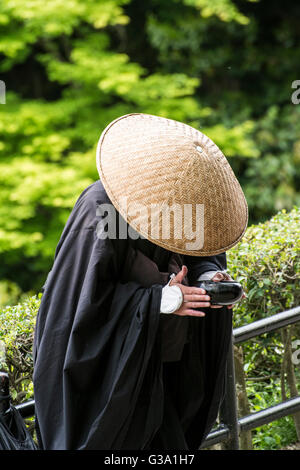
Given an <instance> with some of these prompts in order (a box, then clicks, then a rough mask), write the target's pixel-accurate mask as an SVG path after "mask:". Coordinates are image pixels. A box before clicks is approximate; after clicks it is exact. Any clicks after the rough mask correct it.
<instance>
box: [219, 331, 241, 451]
mask: <svg viewBox="0 0 300 470" xmlns="http://www.w3.org/2000/svg"><path fill="white" fill-rule="evenodd" d="M220 415H221V422H222V423H224V424H226V425H227V426H228V429H229V438H228V439H227V440H226V448H227V449H234V450H239V448H240V446H239V421H238V412H237V403H236V387H235V373H234V350H233V338H231V343H230V347H229V351H228V358H227V370H226V394H225V398H224V401H223V404H222V407H221V413H220Z"/></svg>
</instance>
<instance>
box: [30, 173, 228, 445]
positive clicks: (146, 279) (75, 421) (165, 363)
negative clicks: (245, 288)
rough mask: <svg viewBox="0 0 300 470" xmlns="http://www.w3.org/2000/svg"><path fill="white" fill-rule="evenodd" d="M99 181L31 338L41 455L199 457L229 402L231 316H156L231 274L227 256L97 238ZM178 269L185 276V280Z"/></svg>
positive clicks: (60, 249)
mask: <svg viewBox="0 0 300 470" xmlns="http://www.w3.org/2000/svg"><path fill="white" fill-rule="evenodd" d="M109 202H110V201H109V199H108V196H107V194H106V192H105V190H104V188H103V185H102V183H101V182H100V180H99V181H97V182H95V183H93V184H92V185H90V186H89V187H88V188H86V189H85V191H84V192H83V193H82V194H81V195H80V197H79V199H78V200H77V202H76V204H75V206H74V208H73V210H72V213H71V215H70V217H69V219H68V221H67V223H66V226H65V228H64V230H63V233H62V235H61V238H60V240H59V243H58V246H57V249H56V252H55V258H54V263H53V266H52V269H51V271H50V273H49V275H48V277H47V280H46V283H45V285H44V287H43V297H42V300H41V305H40V309H39V312H38V317H37V323H36V330H35V339H34V377H33V380H34V395H35V407H36V423H37V434H38V439H39V445H40V447H41V448H42V449H64V450H69V449H80V450H83V449H85V450H87V449H105V450H108V449H114V450H121V449H156V450H160V449H172V450H173V449H191V450H195V449H198V448H199V446H200V445H201V443H202V442H203V440H204V439H205V437H206V436H207V434H208V433H209V431H210V430H211V428H212V426H213V424H214V422H215V420H216V417H217V414H218V410H219V406H220V403H221V400H222V397H223V394H224V380H225V368H226V357H227V352H228V348H229V345H230V338H231V331H232V313H231V309H230V308H227V307H222V308H218V309H213V308H201V310H202V311H203V312H204V313H205V316H203V317H201V318H199V317H196V316H188V315H186V316H178V315H172V314H171V315H164V314H161V313H160V303H161V295H162V288H163V286H164V285H165V284H166V283H167V282H168V280H169V275H170V274H171V273H173V272H174V273H181V275H182V272H184V273H186V272H187V275H185V276H182V279H181V281H182V285H185V286H188V285H190V286H192V285H193V282H194V281H195V280H196V279H197V278H198V277H199V276H200V275H201V274H202V273H205V272H207V271H222V270H224V269H226V256H225V253H223V254H220V255H216V256H210V257H195V256H184V255H179V254H176V253H172V252H170V251H167V250H165V249H164V248H161V247H159V246H157V245H155V244H153V243H151V242H149V241H148V240H146V239H143V238H137V239H135V240H133V239H129V238H128V237H127V238H126V239H120V238H116V239H110V238H106V239H100V238H99V237H98V236H97V230H96V228H97V224H98V222H99V220H100V219H101V216H99V215H97V207H98V206H99V205H101V204H104V203H109ZM182 266H186V267H187V271H186V270H185V271H182Z"/></svg>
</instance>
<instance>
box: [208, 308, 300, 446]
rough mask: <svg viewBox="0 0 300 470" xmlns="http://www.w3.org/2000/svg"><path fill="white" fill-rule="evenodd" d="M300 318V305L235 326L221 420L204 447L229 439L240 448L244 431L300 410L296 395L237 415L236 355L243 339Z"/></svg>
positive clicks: (299, 399)
mask: <svg viewBox="0 0 300 470" xmlns="http://www.w3.org/2000/svg"><path fill="white" fill-rule="evenodd" d="M298 321H300V306H298V307H295V308H292V309H290V310H286V311H284V312H280V313H277V314H275V315H272V316H270V317H267V318H263V319H262V320H257V321H255V322H252V323H249V324H248V325H245V326H242V327H239V328H235V329H234V330H233V334H232V344H231V347H230V350H229V353H228V360H227V388H226V394H225V400H224V403H223V406H222V409H223V411H222V413H223V414H222V413H221V423H220V425H219V426H218V427H217V429H214V430H213V431H211V432H210V433H209V434H208V436H207V438H206V439H205V441H204V442H203V443H202V445H201V448H207V447H210V446H212V445H214V444H218V443H220V442H224V441H227V443H229V448H231V449H236V450H237V449H239V434H240V433H241V432H243V431H249V430H252V429H255V428H257V427H260V426H262V425H264V424H268V423H271V422H272V421H276V420H277V419H280V418H282V417H284V416H289V415H292V414H294V413H296V412H297V411H300V396H297V397H294V398H290V399H289V400H285V401H283V402H282V403H278V404H276V405H274V406H270V407H268V408H265V409H263V410H260V411H257V412H255V413H251V414H250V415H247V416H244V417H242V418H239V419H238V418H237V403H236V389H235V376H234V355H233V346H234V344H239V343H243V342H245V341H247V340H249V339H251V338H254V337H256V336H259V335H261V334H265V333H269V332H272V331H276V330H278V329H280V328H283V327H285V326H288V325H291V324H293V323H296V322H298Z"/></svg>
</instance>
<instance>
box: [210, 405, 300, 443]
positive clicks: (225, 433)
mask: <svg viewBox="0 0 300 470" xmlns="http://www.w3.org/2000/svg"><path fill="white" fill-rule="evenodd" d="M296 411H300V397H295V398H290V399H289V400H286V401H284V402H282V403H278V404H276V405H274V406H270V407H269V408H265V409H264V410H260V411H257V412H256V413H251V414H250V415H248V416H244V417H243V418H240V419H239V420H238V422H237V424H238V431H239V433H240V432H243V431H250V430H251V429H255V428H258V427H260V426H263V425H264V424H268V423H271V422H272V421H276V420H277V419H280V418H283V417H284V416H288V415H292V414H294V413H295V412H296ZM229 437H230V429H229V427H228V426H227V425H226V424H220V426H218V427H217V428H216V429H214V430H213V431H211V432H210V433H209V435H208V436H207V438H206V439H205V441H204V442H203V443H202V445H201V448H205V447H210V446H212V445H214V444H218V443H220V442H224V441H226V440H228V438H229Z"/></svg>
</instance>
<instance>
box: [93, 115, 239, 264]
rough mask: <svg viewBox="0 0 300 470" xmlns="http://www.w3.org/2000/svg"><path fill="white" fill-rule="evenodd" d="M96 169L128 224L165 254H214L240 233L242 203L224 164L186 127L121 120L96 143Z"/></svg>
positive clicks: (158, 120)
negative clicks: (167, 251)
mask: <svg viewBox="0 0 300 470" xmlns="http://www.w3.org/2000/svg"><path fill="white" fill-rule="evenodd" d="M97 168H98V172H99V176H100V179H101V181H102V183H103V186H104V188H105V190H106V192H107V194H108V196H109V198H110V200H111V202H112V204H113V205H114V207H115V208H116V209H117V211H118V212H119V213H120V214H121V215H122V216H123V218H124V219H125V220H126V221H127V222H128V224H129V225H130V226H131V227H132V228H133V229H134V230H135V231H136V232H137V233H138V234H139V235H142V236H143V237H145V238H147V239H148V240H150V241H151V242H153V243H155V244H156V245H159V246H162V247H164V248H166V249H167V250H169V251H172V252H175V253H181V254H188V255H194V256H209V255H213V254H218V253H222V252H224V251H226V250H228V249H229V248H231V247H233V246H234V245H236V243H238V241H239V240H240V239H241V238H242V236H243V234H244V232H245V230H246V228H247V223H248V207H247V202H246V199H245V197H244V194H243V191H242V189H241V186H240V184H239V182H238V180H237V179H236V177H235V175H234V173H233V171H232V169H231V167H230V165H229V163H228V161H227V159H226V158H225V156H224V155H223V153H222V152H221V150H220V149H219V148H218V147H217V146H216V145H215V144H214V142H212V140H211V139H209V138H208V137H207V136H205V135H204V134H203V133H201V132H199V131H198V130H196V129H194V128H192V127H191V126H188V125H186V124H183V123H180V122H177V121H174V120H171V119H166V118H162V117H158V116H152V115H148V114H128V115H125V116H122V117H120V118H118V119H116V120H115V121H113V122H112V123H111V124H109V125H108V126H107V127H106V129H105V130H104V131H103V133H102V135H101V137H100V139H99V142H98V147H97ZM180 211H181V213H180Z"/></svg>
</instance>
